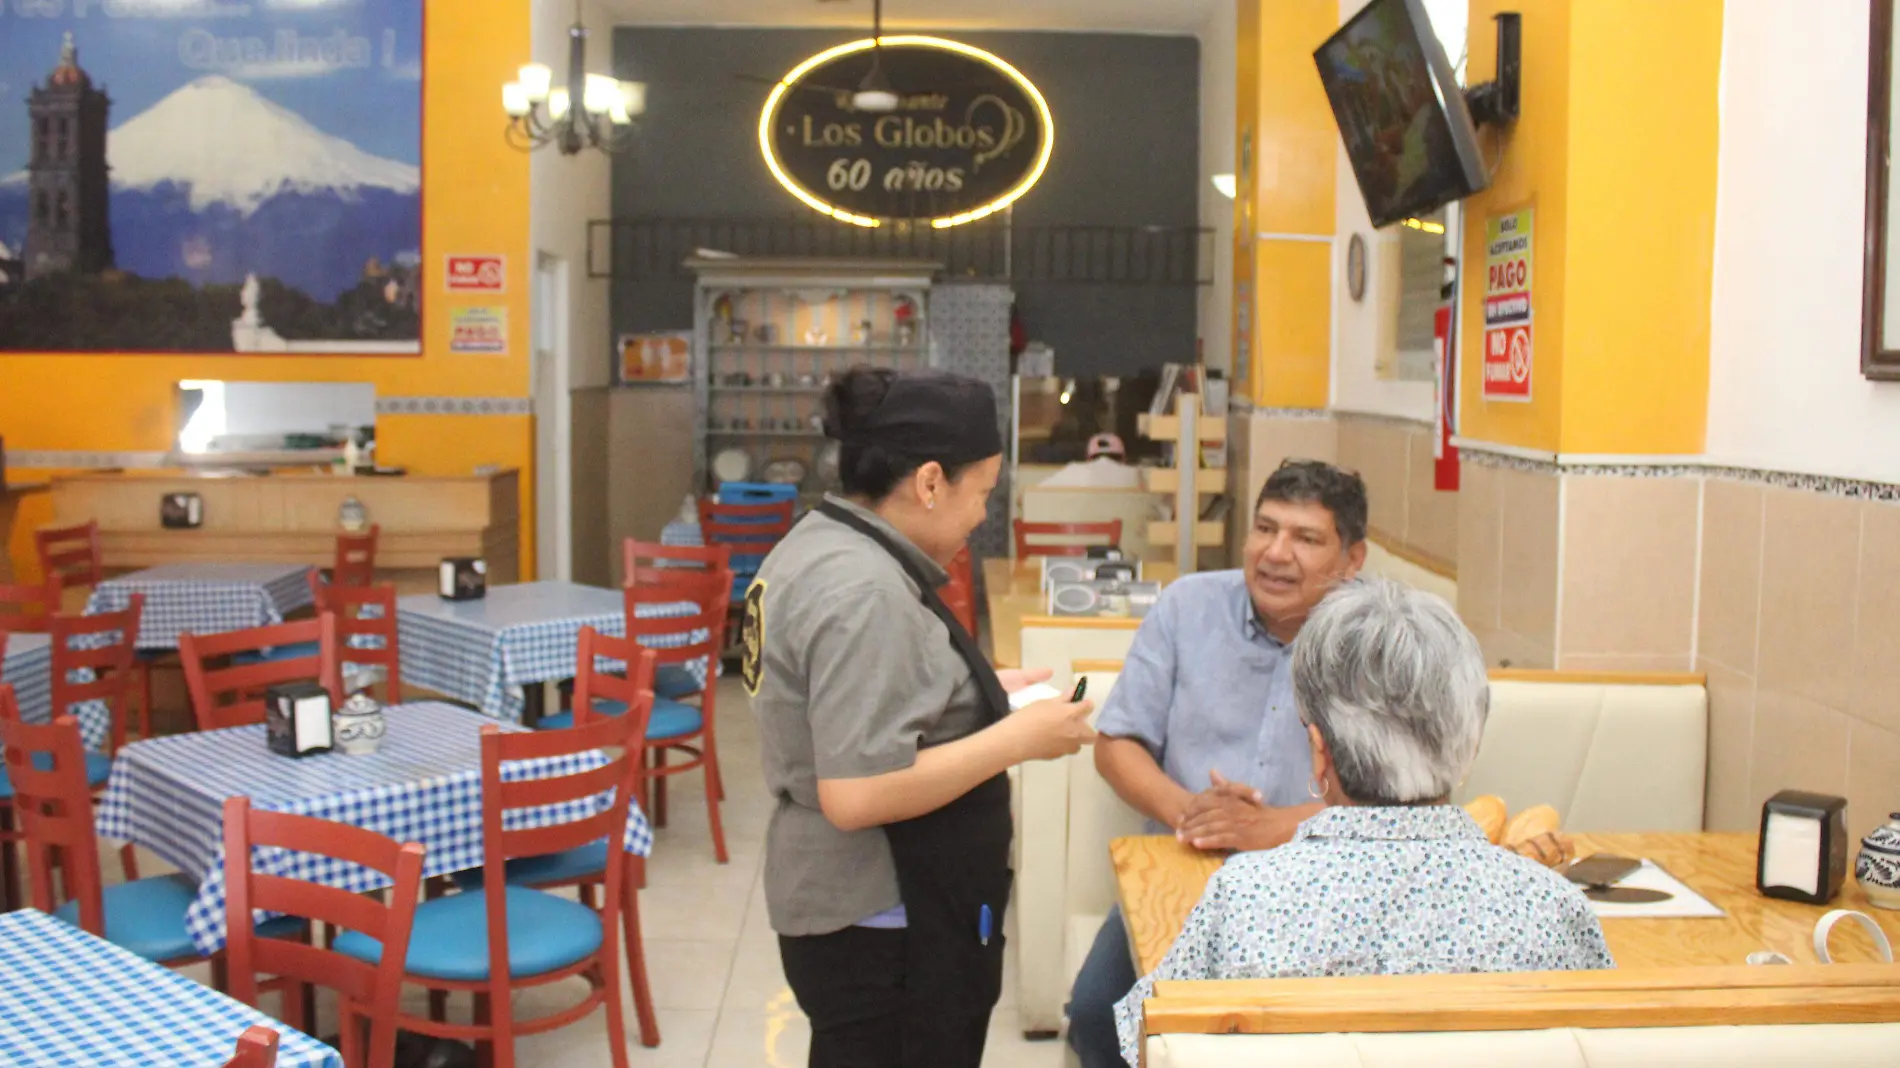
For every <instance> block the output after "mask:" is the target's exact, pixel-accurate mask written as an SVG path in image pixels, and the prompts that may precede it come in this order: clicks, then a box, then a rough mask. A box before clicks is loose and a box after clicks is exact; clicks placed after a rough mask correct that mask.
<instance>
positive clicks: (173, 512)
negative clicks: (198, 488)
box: [158, 493, 205, 530]
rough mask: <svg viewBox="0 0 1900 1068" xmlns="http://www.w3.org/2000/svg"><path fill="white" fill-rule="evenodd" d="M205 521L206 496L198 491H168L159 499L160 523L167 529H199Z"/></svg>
mask: <svg viewBox="0 0 1900 1068" xmlns="http://www.w3.org/2000/svg"><path fill="white" fill-rule="evenodd" d="M204 521H205V502H204V498H203V497H200V496H198V495H197V494H196V493H167V494H165V495H164V496H163V497H160V498H159V499H158V524H159V526H162V527H164V528H165V529H166V530H197V529H198V528H199V527H201V526H203V525H204Z"/></svg>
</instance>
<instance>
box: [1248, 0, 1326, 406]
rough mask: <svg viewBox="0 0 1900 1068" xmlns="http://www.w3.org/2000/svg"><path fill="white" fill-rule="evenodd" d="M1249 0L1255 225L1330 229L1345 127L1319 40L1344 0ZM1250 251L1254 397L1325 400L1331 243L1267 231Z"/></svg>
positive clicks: (1306, 402)
mask: <svg viewBox="0 0 1900 1068" xmlns="http://www.w3.org/2000/svg"><path fill="white" fill-rule="evenodd" d="M1251 2H1253V3H1254V4H1255V6H1256V7H1257V13H1256V15H1255V20H1256V21H1253V22H1252V23H1250V22H1249V19H1248V15H1247V12H1246V8H1245V6H1243V8H1242V20H1241V27H1242V28H1241V41H1242V44H1241V49H1242V51H1243V53H1244V52H1245V51H1246V50H1247V49H1249V48H1254V49H1257V53H1256V54H1257V56H1258V60H1257V63H1258V78H1257V82H1258V86H1257V90H1256V91H1255V92H1254V93H1252V94H1250V95H1249V94H1247V92H1246V89H1245V84H1244V83H1243V87H1242V90H1241V92H1242V102H1241V104H1240V111H1241V114H1242V115H1243V116H1244V115H1246V114H1247V113H1248V110H1249V109H1250V108H1251V109H1253V112H1254V114H1255V115H1257V121H1256V125H1255V133H1254V182H1253V190H1252V192H1253V193H1254V196H1255V202H1254V203H1255V208H1254V221H1253V230H1254V231H1255V232H1260V233H1278V234H1317V235H1330V234H1331V233H1332V232H1333V195H1334V174H1333V171H1334V167H1335V166H1336V164H1337V160H1338V146H1339V131H1338V128H1337V127H1336V126H1335V125H1334V124H1333V113H1332V108H1331V107H1330V106H1329V105H1328V104H1327V102H1326V92H1325V90H1324V88H1322V86H1321V85H1320V80H1319V72H1318V70H1317V68H1315V66H1314V64H1313V49H1315V48H1317V47H1319V45H1320V42H1322V41H1324V40H1325V39H1326V38H1328V37H1330V36H1332V34H1333V31H1335V30H1337V29H1338V28H1339V3H1338V0H1266V2H1265V3H1259V2H1258V0H1251ZM1249 25H1251V26H1252V31H1251V32H1249V29H1248V27H1249ZM1242 121H1243V122H1244V121H1245V119H1244V118H1243V120H1242ZM1252 253H1253V255H1252V259H1251V263H1252V271H1253V279H1254V294H1253V295H1254V322H1255V328H1256V334H1255V337H1256V342H1255V346H1254V374H1253V383H1252V387H1253V388H1252V390H1251V394H1252V396H1253V401H1254V403H1255V404H1256V405H1260V406H1263V407H1278V408H1324V407H1326V405H1327V402H1328V401H1329V400H1330V389H1331V370H1332V281H1333V280H1332V252H1331V248H1330V246H1328V245H1327V244H1324V243H1320V242H1301V241H1279V240H1265V241H1255V242H1254V245H1253V249H1252ZM1238 262H1239V261H1238V257H1237V258H1236V263H1238ZM1236 269H1237V270H1238V267H1237V268H1236Z"/></svg>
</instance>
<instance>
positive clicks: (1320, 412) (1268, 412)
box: [1252, 408, 1335, 419]
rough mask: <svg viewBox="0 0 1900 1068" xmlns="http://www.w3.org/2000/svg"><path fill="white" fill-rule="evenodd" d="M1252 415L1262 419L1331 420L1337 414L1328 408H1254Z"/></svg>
mask: <svg viewBox="0 0 1900 1068" xmlns="http://www.w3.org/2000/svg"><path fill="white" fill-rule="evenodd" d="M1252 413H1253V414H1254V415H1257V416H1259V417H1260V418H1262V419H1331V418H1332V417H1333V415H1334V414H1335V413H1334V412H1332V411H1331V410H1330V409H1327V408H1253V409H1252Z"/></svg>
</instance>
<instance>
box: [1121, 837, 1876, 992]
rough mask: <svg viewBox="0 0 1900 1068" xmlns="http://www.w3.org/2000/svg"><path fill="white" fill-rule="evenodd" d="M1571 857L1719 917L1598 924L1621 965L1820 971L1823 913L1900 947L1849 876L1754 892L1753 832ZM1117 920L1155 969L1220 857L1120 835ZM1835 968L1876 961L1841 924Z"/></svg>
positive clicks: (1862, 939) (1631, 843)
mask: <svg viewBox="0 0 1900 1068" xmlns="http://www.w3.org/2000/svg"><path fill="white" fill-rule="evenodd" d="M1573 837H1574V838H1575V839H1576V843H1577V855H1578V856H1580V857H1582V856H1589V855H1590V854H1592V853H1615V854H1618V855H1621V856H1626V857H1636V858H1644V859H1648V860H1651V861H1653V862H1655V863H1656V864H1657V865H1658V866H1660V867H1662V868H1663V869H1664V870H1666V871H1668V872H1669V874H1671V875H1673V876H1675V877H1676V878H1677V879H1679V880H1681V881H1682V882H1683V883H1685V884H1687V885H1688V886H1689V888H1690V889H1692V890H1694V891H1695V892H1696V893H1698V894H1701V895H1702V896H1703V897H1705V898H1707V899H1708V900H1709V901H1710V902H1711V903H1712V904H1714V905H1716V906H1717V907H1718V908H1720V909H1721V910H1722V911H1723V913H1724V915H1722V916H1718V917H1706V918H1702V917H1698V918H1692V919H1633V918H1626V917H1616V918H1611V919H1605V920H1604V921H1603V934H1604V937H1605V938H1606V939H1607V940H1608V941H1609V944H1610V953H1611V955H1612V956H1614V957H1615V958H1616V963H1617V965H1618V966H1619V967H1624V968H1631V967H1689V966H1695V965H1742V964H1744V963H1745V962H1746V960H1747V957H1748V955H1749V954H1750V953H1755V952H1758V951H1761V950H1773V951H1776V952H1779V953H1781V954H1783V955H1785V956H1787V957H1788V958H1789V959H1790V960H1792V961H1794V962H1795V963H1796V964H1816V963H1819V958H1818V957H1817V956H1815V953H1814V925H1815V923H1816V922H1817V921H1819V920H1820V918H1821V917H1822V915H1824V914H1825V913H1826V912H1827V911H1828V910H1829V909H1834V908H1842V909H1855V910H1858V911H1860V912H1864V913H1866V914H1868V915H1869V916H1872V917H1873V918H1874V919H1875V920H1876V921H1877V922H1878V923H1879V924H1880V927H1881V930H1882V931H1884V932H1885V933H1886V935H1887V939H1888V941H1889V942H1892V943H1894V944H1896V945H1900V912H1894V911H1890V910H1887V909H1880V908H1875V907H1874V906H1873V905H1871V904H1870V903H1869V902H1868V900H1867V895H1866V893H1865V892H1863V891H1862V890H1861V888H1860V886H1859V885H1858V884H1857V883H1855V882H1854V879H1853V876H1852V874H1851V873H1850V874H1849V875H1848V877H1847V880H1846V882H1845V884H1844V885H1843V886H1842V888H1841V893H1840V895H1839V896H1838V897H1836V898H1835V899H1834V900H1833V901H1831V902H1829V903H1828V904H1826V905H1805V904H1802V903H1800V902H1798V901H1783V900H1780V899H1778V898H1770V897H1763V896H1762V895H1761V894H1760V893H1758V892H1756V890H1755V851H1756V836H1755V835H1753V834H1749V833H1725V832H1699V833H1671V834H1578V835H1574V836H1573ZM1108 852H1109V857H1110V860H1111V861H1112V862H1113V864H1114V868H1115V884H1116V891H1117V896H1118V899H1119V900H1120V902H1121V908H1122V921H1123V923H1125V924H1126V925H1127V928H1128V945H1129V952H1130V954H1131V955H1132V956H1133V957H1134V963H1135V971H1136V973H1137V974H1140V975H1147V974H1149V973H1150V972H1152V971H1154V970H1155V968H1156V967H1157V966H1158V965H1160V963H1161V960H1162V958H1163V957H1165V956H1166V955H1167V952H1168V949H1169V947H1171V946H1173V945H1174V939H1175V937H1176V936H1177V935H1179V934H1180V933H1181V928H1182V926H1183V925H1184V924H1185V923H1186V922H1187V918H1188V913H1190V912H1192V911H1194V906H1195V904H1197V903H1198V902H1199V901H1200V899H1201V892H1202V891H1203V890H1205V889H1206V887H1207V881H1208V879H1210V878H1211V877H1212V876H1213V874H1214V872H1215V871H1217V870H1219V868H1220V866H1221V862H1222V859H1223V858H1222V857H1220V856H1219V855H1216V854H1211V853H1203V852H1201V851H1199V850H1196V849H1193V848H1190V847H1188V846H1186V845H1183V844H1181V843H1180V842H1177V841H1175V840H1174V838H1172V837H1170V836H1166V835H1145V836H1139V837H1131V838H1117V839H1115V840H1114V841H1112V842H1110V843H1109V847H1108ZM1829 954H1830V956H1831V957H1832V958H1833V959H1834V960H1835V961H1840V962H1849V963H1865V962H1873V961H1878V960H1879V959H1880V956H1879V953H1878V951H1877V949H1876V947H1875V945H1874V942H1873V939H1872V938H1870V937H1869V936H1868V935H1867V934H1866V933H1865V932H1864V931H1862V930H1861V929H1860V927H1859V926H1858V925H1857V924H1853V923H1842V924H1837V925H1836V926H1835V928H1834V930H1833V935H1832V939H1831V940H1830V942H1829Z"/></svg>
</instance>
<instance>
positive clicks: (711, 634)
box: [574, 571, 732, 864]
mask: <svg viewBox="0 0 1900 1068" xmlns="http://www.w3.org/2000/svg"><path fill="white" fill-rule="evenodd" d="M731 586H732V573H731V572H729V571H711V572H707V573H705V574H704V575H703V576H701V577H699V578H697V579H692V580H671V584H670V585H669V586H667V587H657V586H647V587H640V586H633V587H629V588H627V589H625V590H622V591H621V596H622V598H623V599H624V601H625V603H626V617H627V622H626V633H627V637H628V638H633V639H638V638H650V639H656V640H655V641H654V642H652V643H641V644H643V645H647V647H649V648H651V649H653V655H654V661H655V664H656V665H657V666H656V667H655V669H654V677H655V678H656V679H657V678H658V677H659V675H660V673H661V672H662V671H664V670H665V669H666V668H667V667H678V668H679V669H680V670H682V671H684V670H685V666H686V665H688V664H691V663H692V662H693V661H695V660H700V659H704V660H705V661H706V670H707V671H708V672H710V671H712V670H713V666H714V665H715V664H717V663H718V662H719V652H720V650H721V649H722V648H724V646H725V637H726V633H725V632H726V619H727V616H726V609H725V604H724V597H725V592H724V591H725V590H727V589H729V588H731ZM683 600H691V601H693V602H694V603H696V604H697V605H699V609H700V611H699V614H698V615H696V616H686V617H674V618H670V619H643V618H638V617H636V616H635V614H634V612H635V606H637V605H639V604H641V603H643V602H645V603H652V602H653V601H683ZM697 630H704V631H706V638H705V640H703V641H699V642H693V643H691V644H687V645H678V646H674V647H673V648H670V649H669V648H661V647H660V645H659V641H658V640H659V639H672V640H674V641H678V640H682V639H683V638H684V636H685V635H687V634H690V633H691V632H693V631H697ZM709 681H710V680H709ZM718 697H719V687H718V686H707V687H706V688H705V689H704V690H702V691H701V692H700V698H699V706H698V707H697V708H695V707H694V706H692V705H689V704H686V703H684V702H681V701H676V700H669V699H667V698H663V697H658V696H656V697H655V698H654V700H653V714H652V721H651V723H650V725H649V726H648V727H647V731H646V750H647V753H648V754H649V755H650V756H651V758H652V762H651V763H650V764H648V765H647V766H646V767H645V768H644V769H643V771H642V778H641V795H640V805H641V807H642V808H644V809H646V810H647V811H648V812H649V813H650V814H651V815H652V816H653V825H654V826H656V827H664V826H666V780H667V778H668V777H669V776H673V775H683V774H685V773H686V772H689V771H693V770H695V769H700V768H703V769H705V772H706V816H707V819H708V821H709V822H710V823H711V825H712V840H713V855H714V856H715V857H716V858H717V859H718V861H719V863H721V864H724V863H725V862H726V832H725V829H724V827H723V826H722V825H721V824H720V821H719V802H720V801H722V800H724V798H725V792H726V791H725V784H724V782H723V781H722V780H721V778H720V774H719V745H718V739H717V736H716V734H715V732H714V729H713V728H714V723H715V717H716V715H717V712H718ZM574 707H575V708H577V709H586V710H587V712H588V713H590V714H591V713H595V712H606V713H608V714H615V711H616V710H615V709H614V705H613V703H612V702H611V701H607V702H595V703H590V702H589V701H587V700H584V699H583V698H582V695H581V690H580V685H579V683H578V681H577V682H576V684H575V687H574ZM675 750H678V751H679V752H681V753H683V754H685V755H686V756H687V757H688V759H687V761H686V762H685V763H683V764H669V763H668V762H667V761H668V758H669V756H670V755H671V753H672V752H673V751H675ZM649 782H651V794H652V797H651V801H652V807H651V808H648V807H647V805H648V792H649V791H648V783H649Z"/></svg>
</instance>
